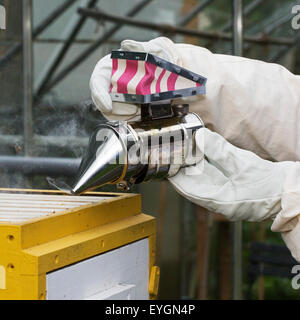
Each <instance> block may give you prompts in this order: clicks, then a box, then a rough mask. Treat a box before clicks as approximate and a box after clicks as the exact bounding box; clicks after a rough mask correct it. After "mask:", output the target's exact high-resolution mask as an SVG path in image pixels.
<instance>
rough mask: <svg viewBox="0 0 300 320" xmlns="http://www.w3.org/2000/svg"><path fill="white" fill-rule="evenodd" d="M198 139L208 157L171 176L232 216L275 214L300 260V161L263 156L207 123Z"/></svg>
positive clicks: (190, 195)
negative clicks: (238, 143) (227, 137)
mask: <svg viewBox="0 0 300 320" xmlns="http://www.w3.org/2000/svg"><path fill="white" fill-rule="evenodd" d="M195 140H196V145H197V148H199V149H200V152H201V153H202V154H204V155H205V157H203V159H202V160H201V161H200V162H198V163H197V164H196V166H191V167H187V168H183V169H181V170H180V171H179V173H178V174H177V175H175V176H174V177H172V178H169V181H170V182H171V184H172V185H173V186H174V188H175V189H176V190H177V191H178V192H179V193H180V194H181V195H183V196H184V197H185V198H187V199H189V200H190V201H192V202H194V203H195V204H197V205H200V206H202V207H204V208H206V209H208V210H210V211H212V212H217V213H221V214H223V215H224V216H226V218H228V219H229V220H231V221H238V220H246V221H262V220H265V219H267V218H275V220H274V222H273V224H272V230H273V231H279V232H283V239H284V240H285V241H286V244H287V246H288V247H289V249H290V250H291V252H292V255H293V256H294V257H295V259H297V260H298V261H300V226H299V225H300V224H299V223H298V215H299V213H300V206H299V205H300V162H293V161H283V162H271V161H268V160H263V159H261V158H260V157H258V156H257V155H255V154H254V153H252V152H250V151H247V150H243V149H240V148H237V147H235V146H233V145H232V144H230V143H229V142H227V141H226V140H225V139H224V138H223V137H222V136H220V135H219V134H217V133H214V132H212V131H210V130H209V129H207V128H204V129H199V130H198V131H197V132H196V135H195ZM290 198H292V199H294V200H295V201H294V203H293V201H291V199H290ZM294 228H295V229H294Z"/></svg>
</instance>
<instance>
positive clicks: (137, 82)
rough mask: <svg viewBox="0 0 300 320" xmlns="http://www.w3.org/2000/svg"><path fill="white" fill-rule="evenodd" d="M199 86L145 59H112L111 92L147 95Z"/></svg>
mask: <svg viewBox="0 0 300 320" xmlns="http://www.w3.org/2000/svg"><path fill="white" fill-rule="evenodd" d="M199 86H201V85H200V84H199V83H196V82H194V81H192V80H189V79H186V78H184V77H182V76H180V75H178V74H176V73H173V72H170V71H168V70H166V69H163V68H161V67H159V66H156V65H154V64H152V63H150V62H147V61H141V60H129V59H116V58H113V59H112V76H111V87H110V91H111V92H112V93H124V94H125V93H128V94H139V95H147V94H154V93H161V92H166V91H173V90H178V89H187V88H193V87H199Z"/></svg>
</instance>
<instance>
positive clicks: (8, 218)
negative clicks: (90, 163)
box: [0, 193, 114, 223]
mask: <svg viewBox="0 0 300 320" xmlns="http://www.w3.org/2000/svg"><path fill="white" fill-rule="evenodd" d="M113 197H114V196H113V195H112V196H66V195H49V194H29V193H0V223H21V222H24V221H26V220H29V219H35V218H38V217H42V216H47V215H52V214H55V213H57V212H61V211H65V210H69V209H74V208H79V207H82V206H86V205H89V204H95V203H99V202H101V201H103V200H107V199H111V198H113Z"/></svg>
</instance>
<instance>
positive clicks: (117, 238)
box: [0, 189, 159, 299]
mask: <svg viewBox="0 0 300 320" xmlns="http://www.w3.org/2000/svg"><path fill="white" fill-rule="evenodd" d="M8 193H9V195H10V197H12V196H11V195H12V194H13V195H16V197H17V195H20V194H21V195H25V194H27V195H28V194H30V195H41V196H46V195H47V196H48V195H53V196H61V197H62V198H63V197H64V196H62V193H60V192H58V191H50V190H49V191H48V190H23V189H0V206H1V195H4V194H8ZM85 196H87V197H99V202H95V201H94V202H93V203H91V204H88V205H83V206H79V207H73V208H71V209H67V210H62V211H59V212H55V213H51V214H47V215H41V216H38V217H35V218H31V219H26V220H25V221H21V222H16V221H14V222H7V221H6V222H1V221H0V299H45V298H46V274H47V273H48V272H50V271H53V270H56V269H60V268H62V267H65V266H68V265H71V264H73V263H76V262H79V261H82V260H85V259H87V258H90V257H93V256H96V255H99V254H101V253H104V252H107V251H109V250H112V249H115V248H118V247H121V246H124V245H126V244H129V243H132V242H134V241H137V240H140V239H143V238H148V239H149V275H150V279H149V280H150V282H149V296H150V298H151V299H153V298H155V297H156V295H157V292H158V279H159V268H158V267H156V266H155V265H154V264H155V241H156V234H155V230H156V226H155V219H154V218H153V217H151V216H149V215H146V214H143V213H141V210H142V208H141V197H140V195H136V194H120V193H103V192H89V193H87V194H85V195H84V196H81V197H80V198H82V197H85ZM101 197H102V198H103V197H104V198H105V199H104V200H101ZM41 209H43V208H41Z"/></svg>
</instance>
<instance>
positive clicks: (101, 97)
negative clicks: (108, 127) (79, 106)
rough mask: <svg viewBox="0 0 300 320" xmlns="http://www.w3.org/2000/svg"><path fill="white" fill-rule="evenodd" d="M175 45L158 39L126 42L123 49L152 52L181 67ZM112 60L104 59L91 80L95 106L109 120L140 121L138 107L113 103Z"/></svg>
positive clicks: (164, 39)
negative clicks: (110, 93) (111, 93)
mask: <svg viewBox="0 0 300 320" xmlns="http://www.w3.org/2000/svg"><path fill="white" fill-rule="evenodd" d="M173 46H174V43H173V42H172V41H171V40H169V39H168V38H164V37H161V38H157V39H154V40H151V41H149V42H138V41H133V40H124V41H122V43H121V49H120V50H124V51H136V52H151V53H152V54H154V55H156V56H158V57H160V58H163V59H165V60H168V61H170V62H173V63H175V64H177V65H181V62H180V61H179V58H178V56H177V54H176V51H174V50H172V48H173ZM111 73H112V60H111V58H110V54H109V55H107V56H105V57H104V58H102V59H101V60H100V61H99V62H98V63H97V65H96V67H95V69H94V71H93V73H92V76H91V80H90V89H91V95H92V99H93V102H94V104H95V105H96V106H97V107H98V109H99V110H100V111H101V112H102V113H103V115H104V116H105V117H106V118H107V119H108V120H128V119H133V117H135V116H136V117H135V118H134V119H135V120H136V119H138V118H139V115H140V110H139V109H138V107H137V106H136V105H133V104H127V103H119V102H113V103H112V101H111V98H110V95H109V91H110V84H111Z"/></svg>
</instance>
